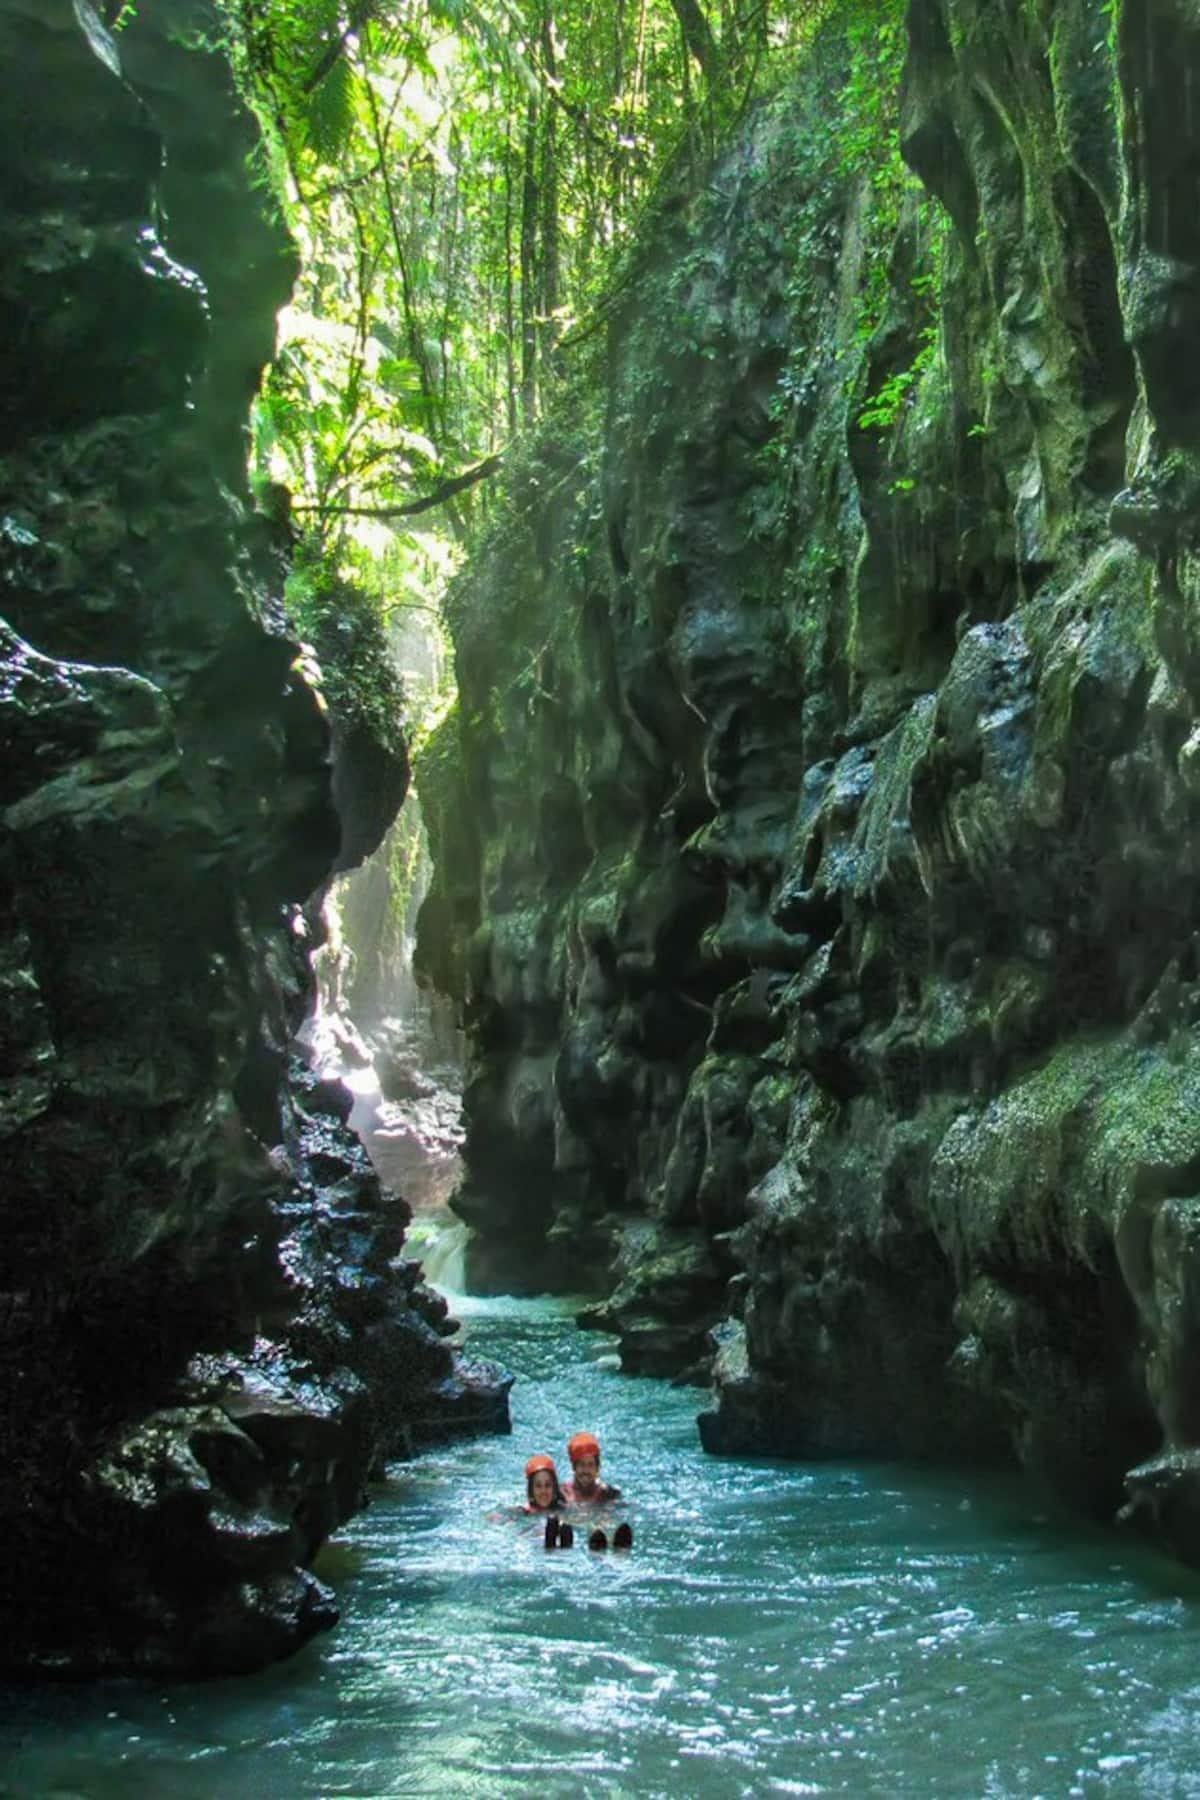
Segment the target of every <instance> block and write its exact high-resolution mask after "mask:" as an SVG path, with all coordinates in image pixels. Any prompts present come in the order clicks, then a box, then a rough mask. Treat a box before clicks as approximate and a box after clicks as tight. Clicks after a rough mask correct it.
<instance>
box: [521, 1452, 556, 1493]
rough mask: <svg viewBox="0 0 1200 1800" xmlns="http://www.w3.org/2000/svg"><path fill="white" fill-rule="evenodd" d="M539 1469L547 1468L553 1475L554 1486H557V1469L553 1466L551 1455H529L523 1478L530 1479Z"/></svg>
mask: <svg viewBox="0 0 1200 1800" xmlns="http://www.w3.org/2000/svg"><path fill="white" fill-rule="evenodd" d="M539 1469H549V1471H550V1473H551V1474H552V1475H553V1477H554V1485H555V1487H557V1486H558V1470H557V1469H556V1468H555V1466H554V1459H553V1457H550V1456H531V1457H530V1459H529V1461H528V1462H527V1463H526V1464H525V1479H526V1481H532V1480H533V1477H534V1476H535V1475H536V1474H537V1472H538V1470H539Z"/></svg>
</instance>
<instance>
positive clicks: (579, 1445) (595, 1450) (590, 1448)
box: [567, 1431, 600, 1462]
mask: <svg viewBox="0 0 1200 1800" xmlns="http://www.w3.org/2000/svg"><path fill="white" fill-rule="evenodd" d="M567 1455H568V1456H569V1457H570V1459H571V1461H572V1462H578V1461H579V1458H580V1457H581V1456H594V1457H595V1459H596V1461H597V1462H599V1461H600V1440H599V1438H594V1437H593V1436H592V1434H591V1432H590V1431H577V1432H576V1433H575V1436H574V1437H573V1438H572V1439H571V1441H570V1443H569V1444H568V1445H567Z"/></svg>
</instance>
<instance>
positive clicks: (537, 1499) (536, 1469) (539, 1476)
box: [521, 1456, 566, 1513]
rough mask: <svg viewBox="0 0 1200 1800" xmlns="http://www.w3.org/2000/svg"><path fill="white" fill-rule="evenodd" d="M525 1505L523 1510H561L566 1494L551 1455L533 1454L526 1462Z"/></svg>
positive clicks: (548, 1511)
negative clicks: (560, 1483)
mask: <svg viewBox="0 0 1200 1800" xmlns="http://www.w3.org/2000/svg"><path fill="white" fill-rule="evenodd" d="M525 1495H526V1499H525V1505H524V1506H523V1507H522V1509H521V1510H522V1512H527V1513H551V1512H559V1511H560V1510H561V1509H562V1508H563V1507H564V1506H565V1505H566V1496H565V1495H564V1493H563V1491H562V1489H561V1488H560V1487H559V1485H558V1470H557V1469H556V1468H555V1467H554V1460H553V1458H552V1457H549V1456H531V1457H530V1459H529V1461H528V1462H527V1463H526V1464H525Z"/></svg>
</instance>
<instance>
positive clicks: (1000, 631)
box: [420, 0, 1200, 1561]
mask: <svg viewBox="0 0 1200 1800" xmlns="http://www.w3.org/2000/svg"><path fill="white" fill-rule="evenodd" d="M847 16H848V18H849V21H850V22H849V23H848V24H844V25H842V26H836V25H835V26H833V27H831V28H830V29H829V30H828V31H826V33H825V34H824V35H823V36H822V37H821V38H820V39H819V41H818V42H817V44H816V45H815V46H814V49H813V52H812V55H811V57H810V58H809V61H808V64H807V67H806V69H804V70H802V71H801V72H800V73H799V74H798V75H797V76H796V77H795V78H793V79H789V82H788V85H787V87H786V89H785V91H783V92H782V93H780V94H779V95H778V96H777V97H776V99H775V100H774V101H773V102H771V103H769V104H766V105H764V106H762V107H761V108H759V109H758V110H757V111H756V112H755V113H754V114H753V115H751V116H750V117H749V119H748V120H747V122H746V124H745V126H744V128H743V129H742V130H741V132H740V135H739V138H738V141H737V142H736V143H734V144H732V145H731V146H730V147H729V148H728V150H727V151H726V153H725V154H724V155H723V156H722V157H721V159H720V160H719V161H718V162H717V164H716V166H715V167H714V168H713V169H712V171H711V173H710V175H709V177H708V179H707V180H706V181H705V182H703V183H701V184H696V183H693V184H691V185H690V186H689V185H685V184H682V183H681V185H680V192H679V194H678V196H677V197H676V198H675V199H674V201H673V202H672V203H671V204H670V205H668V206H666V207H664V208H663V210H662V213H661V217H660V220H659V224H658V227H657V230H656V233H655V235H654V238H653V241H652V242H651V243H650V244H649V245H648V246H647V247H646V248H645V249H644V251H643V253H642V256H641V260H640V263H638V264H636V265H634V266H633V268H632V271H631V274H630V277H629V279H627V280H626V282H625V284H624V285H623V287H622V288H621V289H620V290H619V297H618V300H617V301H616V302H615V303H614V312H613V316H612V317H611V319H610V321H609V326H608V332H607V351H606V364H605V367H604V368H603V370H602V371H600V372H599V373H598V374H597V375H595V376H594V377H593V378H591V379H590V380H589V378H587V377H586V376H581V377H580V380H579V383H578V389H577V391H576V392H574V393H572V394H570V395H568V396H567V398H566V400H565V402H564V404H563V406H562V407H561V409H560V412H559V414H558V416H557V417H556V418H554V419H552V420H550V421H548V423H547V426H546V428H545V429H544V431H543V433H542V435H541V437H540V439H539V441H538V442H537V443H536V444H535V445H532V446H530V447H528V448H527V449H526V451H525V453H524V455H523V458H522V460H521V462H520V465H519V466H518V467H517V468H515V469H514V470H513V472H512V474H511V477H510V483H509V487H510V491H509V497H508V501H507V504H506V508H505V512H504V516H503V518H502V521H501V523H500V525H499V527H498V529H497V531H496V534H495V536H494V539H493V541H492V543H491V545H490V547H489V548H488V550H487V551H486V552H485V553H484V554H483V555H482V556H481V557H479V558H478V559H477V561H476V562H475V564H474V566H473V568H472V569H471V571H470V572H469V575H468V577H467V579H466V580H465V581H464V582H463V583H461V584H460V586H459V588H458V590H457V592H456V594H455V597H454V602H453V627H454V632H455V638H456V645H457V656H458V672H459V679H460V684H461V698H460V706H459V711H458V714H457V716H456V717H455V718H454V719H452V720H451V721H449V722H448V723H447V725H446V726H445V727H443V729H442V731H441V733H440V735H439V737H438V739H437V740H436V741H435V743H434V744H433V745H432V746H431V748H430V752H429V754H428V755H427V758H426V763H425V765H424V767H423V768H422V770H421V774H420V779H421V783H422V796H423V800H424V803H425V808H426V816H427V818H428V819H429V821H430V828H431V833H432V836H433V842H434V848H435V855H436V857H437V859H438V880H437V884H436V887H435V890H434V893H433V895H432V897H431V900H430V901H429V902H428V903H427V907H426V912H425V915H424V918H423V945H422V955H423V959H424V966H425V968H426V970H427V972H428V973H429V974H430V975H431V977H432V978H433V979H435V980H437V981H438V982H440V983H441V984H442V985H444V986H445V987H447V988H448V989H449V990H450V991H453V992H455V993H457V994H458V996H459V998H460V1002H461V1005H462V1008H463V1014H464V1018H465V1020H466V1022H467V1024H468V1027H469V1032H470V1043H471V1066H470V1071H469V1081H468V1090H467V1109H468V1134H469V1135H468V1143H467V1160H468V1167H469V1178H468V1182H467V1184H466V1186H465V1188H464V1190H463V1192H462V1194H461V1196H460V1198H459V1201H458V1202H457V1204H458V1206H459V1208H460V1210H461V1211H462V1213H463V1215H464V1216H465V1217H466V1218H468V1219H469V1220H470V1221H471V1223H472V1224H474V1225H475V1226H476V1228H477V1232H478V1237H477V1240H476V1245H475V1248H474V1251H473V1256H474V1273H475V1278H476V1279H477V1280H478V1281H480V1282H481V1283H483V1284H485V1285H488V1284H492V1285H496V1286H509V1285H513V1284H516V1283H524V1284H526V1285H528V1284H530V1283H545V1284H548V1285H551V1286H556V1287H559V1288H562V1289H565V1290H567V1291H583V1292H590V1293H591V1294H592V1295H593V1296H594V1299H593V1302H592V1304H591V1305H590V1306H589V1308H588V1310H587V1312H586V1313H585V1314H584V1318H585V1320H586V1322H588V1323H590V1324H593V1325H600V1326H602V1327H604V1328H606V1329H608V1330H611V1331H614V1332H617V1333H618V1334H619V1337H620V1344H621V1351H622V1356H623V1359H624V1362H625V1365H626V1366H627V1367H629V1368H632V1369H635V1370H645V1371H648V1372H652V1373H662V1374H671V1375H690V1376H692V1377H693V1378H696V1379H705V1378H707V1377H708V1376H710V1375H711V1377H712V1379H713V1381H714V1383H715V1399H714V1402H713V1404H712V1406H711V1408H710V1410H708V1411H707V1412H705V1413H704V1415H703V1416H702V1419H701V1434H702V1437H703V1441H704V1443H705V1444H706V1446H707V1447H708V1448H709V1449H712V1450H716V1451H739V1452H772V1453H785V1454H789V1455H795V1456H809V1455H824V1454H829V1455H850V1454H855V1453H859V1452H869V1453H876V1452H878V1453H885V1454H889V1455H890V1454H910V1455H918V1456H925V1457H948V1458H953V1457H963V1456H967V1455H970V1456H976V1457H985V1458H995V1459H1002V1460H1009V1459H1015V1460H1016V1461H1018V1462H1020V1463H1021V1464H1023V1465H1024V1466H1025V1467H1027V1468H1028V1469H1030V1470H1031V1471H1034V1472H1036V1473H1037V1474H1039V1475H1040V1476H1042V1477H1044V1478H1045V1479H1047V1480H1048V1481H1049V1482H1050V1483H1051V1484H1052V1485H1053V1486H1054V1487H1055V1488H1056V1490H1057V1491H1058V1492H1060V1493H1061V1494H1063V1495H1065V1496H1066V1497H1067V1498H1069V1499H1070V1500H1071V1501H1072V1502H1074V1503H1076V1504H1078V1505H1080V1506H1083V1507H1085V1508H1087V1509H1089V1510H1091V1511H1094V1512H1096V1513H1098V1514H1100V1515H1103V1516H1112V1515H1113V1514H1114V1512H1116V1511H1117V1510H1118V1509H1119V1508H1120V1509H1123V1511H1124V1515H1125V1516H1126V1517H1127V1518H1132V1519H1136V1520H1140V1521H1141V1522H1143V1523H1144V1524H1145V1525H1146V1526H1147V1528H1148V1529H1149V1530H1151V1531H1152V1532H1154V1533H1156V1534H1157V1535H1158V1536H1159V1537H1160V1539H1161V1540H1162V1541H1163V1542H1165V1543H1166V1544H1167V1545H1168V1546H1169V1547H1170V1548H1171V1549H1172V1550H1173V1551H1175V1552H1176V1553H1177V1554H1179V1555H1181V1556H1183V1557H1185V1558H1188V1559H1190V1560H1192V1561H1200V1386H1197V1383H1196V1380H1195V1375H1196V1370H1197V1368H1198V1367H1200V1362H1198V1359H1197V1355H1196V1351H1197V1348H1198V1347H1200V1345H1198V1335H1197V1334H1198V1328H1200V1105H1198V1101H1200V1029H1198V1026H1200V947H1198V944H1197V939H1196V927H1195V908H1196V896H1197V881H1198V877H1200V839H1198V836H1197V825H1198V823H1200V726H1198V725H1197V716H1196V715H1197V699H1198V698H1200V563H1198V561H1197V554H1196V532H1197V523H1198V521H1200V513H1198V511H1197V503H1198V499H1200V463H1198V461H1197V450H1198V449H1200V393H1197V391H1196V389H1197V382H1198V381H1200V373H1198V372H1200V361H1198V360H1197V357H1196V345H1197V341H1198V331H1200V223H1198V221H1200V210H1198V208H1197V197H1198V196H1197V182H1198V177H1197V170H1198V169H1200V116H1198V115H1197V112H1196V108H1195V106H1194V104H1193V99H1194V86H1195V78H1196V75H1197V70H1198V69H1200V26H1198V25H1197V21H1196V18H1195V13H1194V9H1193V8H1190V7H1188V6H1185V5H1184V4H1183V3H1182V0H1121V3H1120V4H1116V5H1114V4H1107V5H1105V4H1101V3H1100V0H987V4H986V5H984V4H983V0H911V4H909V5H907V6H900V5H894V4H887V3H886V0H885V3H881V4H880V5H878V6H877V7H875V8H871V7H857V8H850V9H848V13H847ZM893 58H895V59H897V60H899V61H902V64H903V68H902V75H901V78H900V79H901V85H900V136H899V148H900V151H901V153H902V157H903V166H900V165H899V164H898V163H896V164H895V166H893V162H892V161H890V160H889V159H890V158H891V150H890V147H889V140H888V137H887V133H886V127H885V124H884V122H883V120H882V118H881V114H882V111H883V110H884V107H883V102H882V101H881V100H880V95H881V94H882V93H883V92H885V91H886V86H887V82H888V81H889V80H890V72H891V68H892V66H893V64H892V59H893Z"/></svg>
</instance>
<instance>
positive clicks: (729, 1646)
mask: <svg viewBox="0 0 1200 1800" xmlns="http://www.w3.org/2000/svg"><path fill="white" fill-rule="evenodd" d="M456 1310H457V1311H458V1312H459V1313H460V1316H464V1318H465V1324H466V1330H467V1338H468V1343H469V1347H470V1349H471V1350H472V1351H473V1352H475V1353H478V1354H481V1355H487V1356H492V1357H495V1358H496V1359H498V1360H500V1361H502V1362H504V1363H506V1364H507V1366H508V1367H509V1368H511V1369H512V1370H513V1371H514V1373H515V1374H516V1376H517V1385H516V1387H515V1389H514V1391H513V1418H514V1427H515V1435H514V1437H512V1438H510V1439H485V1440H480V1441H478V1442H476V1443H470V1444H465V1445H463V1444H458V1445H451V1446H449V1447H447V1448H446V1449H445V1450H444V1451H442V1452H439V1453H436V1454H434V1455H431V1456H428V1457H426V1458H424V1459H422V1460H421V1461H419V1462H416V1463H413V1464H409V1465H401V1466H398V1467H397V1468H396V1469H395V1470H394V1471H393V1478H392V1479H391V1480H390V1481H389V1482H388V1483H387V1484H386V1485H384V1486H383V1487H382V1488H380V1489H378V1490H377V1491H376V1494H375V1499H374V1503H373V1504H372V1506H371V1507H370V1509H369V1510H368V1511H367V1512H365V1513H364V1514H362V1515H361V1516H360V1517H359V1518H358V1519H355V1520H354V1521H352V1523H351V1524H350V1525H349V1526H348V1527H347V1528H346V1530H345V1531H344V1532H343V1533H342V1534H340V1536H339V1537H338V1539H337V1540H336V1542H335V1543H334V1544H332V1545H331V1546H330V1547H329V1549H328V1550H327V1551H326V1553H325V1556H324V1560H323V1564H322V1568H321V1573H323V1574H324V1575H326V1576H327V1577H328V1578H329V1579H330V1580H332V1581H333V1582H334V1584H335V1585H336V1587H337V1589H338V1592H339V1596H340V1599H341V1602H342V1607H343V1619H342V1624H341V1626H340V1627H339V1629H338V1630H337V1631H336V1632H335V1633H334V1634H333V1635H332V1636H329V1637H326V1638H324V1639H322V1640H320V1641H319V1642H317V1643H315V1644H313V1645H311V1646H309V1648H308V1649H307V1650H305V1651H304V1652H303V1653H302V1654H301V1655H300V1656H299V1657H297V1658H295V1659H294V1660H293V1661H292V1662H290V1663H288V1664H286V1665H283V1666H281V1667H279V1668H275V1669H271V1670H268V1671H266V1672H265V1673H263V1674H262V1675H259V1676H255V1677H252V1678H250V1679H248V1680H240V1681H236V1682H234V1681H221V1682H210V1683H205V1684H203V1685H181V1686H175V1687H170V1688H163V1687H154V1686H150V1685H148V1684H145V1683H132V1682H124V1683H105V1684H101V1685H99V1686H93V1687H90V1688H78V1689H58V1690H56V1689H46V1690H38V1691H28V1692H22V1693H16V1694H13V1693H5V1694H4V1695H3V1715H2V1722H0V1771H3V1773H2V1774H0V1793H5V1794H9V1795H20V1796H22V1797H23V1796H26V1795H36V1796H39V1797H41V1796H58V1797H64V1796H87V1800H108V1797H109V1796H122V1797H123V1796H136V1797H140V1796H143V1795H144V1796H147V1797H149V1796H155V1797H157V1796H179V1797H180V1800H208V1797H210V1796H219V1797H220V1800H264V1797H265V1796H276V1795H278V1796H289V1797H291V1796H296V1797H301V1796H304V1797H307V1796H326V1795H355V1796H373V1795H392V1794H416V1795H438V1796H454V1795H464V1796H466V1795H470V1796H476V1795H477V1796H491V1795H497V1796H499V1795H522V1796H525V1795H533V1794H542V1795H549V1796H557V1795H563V1796H566V1795H577V1794H580V1793H587V1794H590V1795H611V1796H623V1795H630V1796H647V1797H658V1796H664V1797H667V1796H669V1797H670V1800H682V1797H683V1796H691V1795H699V1796H709V1795H711V1796H714V1797H724V1796H730V1797H731V1800H732V1797H733V1796H743V1795H751V1796H755V1795H770V1794H832V1793H845V1794H863V1795H867V1794H872V1795H873V1794H880V1795H884V1794H886V1795H895V1794H913V1795H917V1794H922V1795H925V1794H940V1795H964V1796H974V1795H986V1796H1007V1795H1021V1796H1026V1795H1047V1796H1051V1795H1054V1796H1056V1795H1083V1796H1092V1795H1125V1794H1130V1795H1134V1794H1147V1795H1169V1796H1188V1795H1196V1796H1200V1583H1197V1582H1196V1581H1195V1580H1194V1579H1192V1578H1190V1577H1188V1576H1186V1575H1181V1574H1180V1572H1179V1571H1178V1570H1176V1569H1175V1568H1173V1567H1172V1566H1170V1565H1168V1564H1166V1563H1164V1562H1162V1561H1159V1560H1158V1559H1156V1558H1155V1557H1154V1556H1152V1555H1151V1554H1149V1553H1148V1552H1143V1551H1142V1550H1140V1549H1139V1548H1138V1547H1137V1546H1135V1545H1132V1544H1130V1543H1128V1542H1127V1541H1126V1540H1125V1539H1123V1538H1121V1537H1118V1536H1116V1535H1114V1534H1112V1533H1104V1532H1100V1531H1097V1530H1093V1529H1091V1528H1090V1527H1087V1526H1081V1525H1080V1524H1079V1523H1078V1522H1076V1521H1071V1520H1065V1519H1063V1518H1061V1517H1058V1516H1048V1515H1045V1514H1044V1513H1040V1512H1039V1511H1038V1507H1037V1502H1036V1501H1035V1500H1034V1499H1033V1498H1031V1496H1030V1494H1029V1492H1028V1491H1027V1490H1026V1489H1024V1488H1022V1487H1021V1486H1019V1485H1018V1484H1016V1483H1015V1482H1008V1481H1005V1482H1001V1483H997V1482H995V1481H993V1480H986V1481H985V1480H982V1479H978V1480H977V1479H972V1478H966V1477H959V1476H955V1475H951V1474H947V1473H945V1472H940V1471H939V1472H937V1473H925V1472H921V1471H914V1470H912V1469H900V1468H897V1467H893V1466H891V1465H885V1464H875V1465H867V1464H861V1465H853V1466H849V1465H835V1464H822V1465H815V1466H811V1467H804V1466H798V1465H795V1464H785V1463H775V1462H769V1461H756V1462H727V1461H715V1460H713V1459H710V1458H707V1457H705V1456H703V1455H702V1454H701V1452H700V1450H699V1446H698V1442H697V1437H696V1428H695V1413H696V1410H697V1406H698V1403H699V1401H700V1400H701V1396H700V1395H698V1393H697V1392H696V1390H694V1389H672V1388H670V1387H667V1386H665V1385H664V1384H661V1383H657V1382H651V1381H639V1380H635V1379H633V1378H630V1377H627V1376H623V1375H622V1374H620V1372H619V1371H618V1370H617V1368H616V1366H615V1358H614V1357H613V1355H612V1354H611V1350H610V1348H609V1341H608V1340H606V1339H603V1338H600V1337H596V1336H591V1335H584V1334H581V1333H578V1332H577V1331H575V1329H574V1327H573V1325H572V1324H571V1322H570V1316H569V1311H568V1310H566V1309H564V1307H563V1306H562V1305H561V1304H559V1303H551V1302H542V1301H514V1300H496V1301H486V1302H484V1301H466V1302H461V1303H458V1302H456ZM585 1427H586V1428H587V1429H590V1430H593V1431H595V1432H597V1434H598V1435H599V1436H600V1438H601V1440H602V1442H603V1444H604V1447H605V1463H604V1468H605V1473H606V1475H608V1476H609V1477H610V1478H611V1479H613V1480H615V1481H617V1482H618V1483H619V1484H620V1485H621V1486H622V1487H623V1489H624V1490H625V1492H626V1494H627V1495H628V1496H629V1498H630V1501H631V1505H630V1509H629V1516H630V1517H631V1518H632V1519H633V1522H634V1526H635V1530H636V1533H637V1542H636V1545H635V1548H634V1551H633V1552H632V1554H630V1555H628V1556H624V1557H621V1556H616V1555H613V1554H611V1553H610V1554H608V1555H595V1554H589V1552H588V1551H587V1550H586V1549H583V1548H582V1547H581V1546H580V1544H579V1543H578V1542H577V1545H576V1547H575V1548H574V1549H573V1550H570V1551H560V1552H556V1553H551V1554H547V1552H546V1551H545V1550H544V1549H543V1548H542V1547H541V1544H540V1540H539V1536H538V1534H537V1533H536V1531H534V1530H532V1529H531V1528H530V1527H529V1526H527V1525H525V1524H523V1523H518V1522H515V1521H512V1520H507V1519H505V1520H496V1519H489V1517H488V1514H489V1513H491V1512H494V1511H495V1509H496V1508H497V1507H498V1506H502V1505H505V1504H507V1503H509V1502H512V1501H515V1500H516V1499H517V1498H518V1497H519V1494H520V1489H521V1477H520V1470H521V1465H522V1464H523V1463H524V1460H525V1458H526V1456H527V1455H529V1454H530V1453H531V1452H532V1451H534V1450H548V1451H549V1452H550V1453H551V1454H552V1455H555V1456H556V1457H557V1458H558V1459H559V1460H560V1463H561V1462H564V1461H565V1456H564V1454H563V1446H564V1443H565V1440H566V1438H567V1436H568V1434H569V1433H570V1432H571V1431H574V1430H577V1429H580V1428H585Z"/></svg>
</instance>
